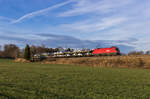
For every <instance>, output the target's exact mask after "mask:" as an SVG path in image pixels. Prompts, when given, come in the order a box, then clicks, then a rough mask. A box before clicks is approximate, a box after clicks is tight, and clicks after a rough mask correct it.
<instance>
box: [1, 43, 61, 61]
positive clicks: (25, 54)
mask: <svg viewBox="0 0 150 99" xmlns="http://www.w3.org/2000/svg"><path fill="white" fill-rule="evenodd" d="M59 50H60V48H59V47H58V48H47V47H45V45H41V46H35V45H31V46H29V45H28V44H27V45H26V47H25V48H20V47H18V46H17V45H15V44H6V45H4V47H3V48H2V47H0V58H11V59H14V58H26V59H29V58H30V57H32V56H34V55H35V54H41V53H53V52H58V51H59ZM29 56H30V57H29Z"/></svg>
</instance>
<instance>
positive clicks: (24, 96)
mask: <svg viewBox="0 0 150 99" xmlns="http://www.w3.org/2000/svg"><path fill="white" fill-rule="evenodd" d="M144 98H146V99H148V98H150V70H144V69H118V68H99V67H95V68H93V67H86V66H85V67H81V66H72V65H55V64H53V65H50V64H40V63H14V62H13V61H11V60H0V99H144Z"/></svg>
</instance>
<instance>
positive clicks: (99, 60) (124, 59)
mask: <svg viewBox="0 0 150 99" xmlns="http://www.w3.org/2000/svg"><path fill="white" fill-rule="evenodd" d="M42 64H72V65H81V66H93V67H120V68H147V69H150V55H137V56H135V55H133V56H100V57H78V58H49V59H46V60H44V61H42Z"/></svg>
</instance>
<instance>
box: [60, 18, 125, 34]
mask: <svg viewBox="0 0 150 99" xmlns="http://www.w3.org/2000/svg"><path fill="white" fill-rule="evenodd" d="M126 20H127V19H126V18H124V17H108V18H103V19H91V20H86V21H82V22H76V23H73V24H62V25H60V27H61V28H64V30H65V29H66V30H70V31H80V32H95V31H101V30H105V29H109V28H111V27H114V26H117V25H119V24H121V23H123V22H125V21H126Z"/></svg>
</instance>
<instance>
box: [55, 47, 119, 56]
mask: <svg viewBox="0 0 150 99" xmlns="http://www.w3.org/2000/svg"><path fill="white" fill-rule="evenodd" d="M116 55H121V53H120V50H119V48H118V47H115V46H112V47H110V48H96V49H93V50H77V51H64V52H63V51H62V52H55V53H54V54H53V57H86V56H88V57H90V56H116Z"/></svg>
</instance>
